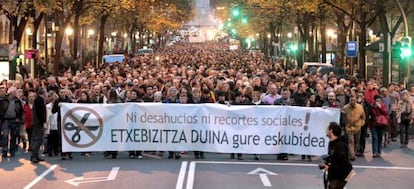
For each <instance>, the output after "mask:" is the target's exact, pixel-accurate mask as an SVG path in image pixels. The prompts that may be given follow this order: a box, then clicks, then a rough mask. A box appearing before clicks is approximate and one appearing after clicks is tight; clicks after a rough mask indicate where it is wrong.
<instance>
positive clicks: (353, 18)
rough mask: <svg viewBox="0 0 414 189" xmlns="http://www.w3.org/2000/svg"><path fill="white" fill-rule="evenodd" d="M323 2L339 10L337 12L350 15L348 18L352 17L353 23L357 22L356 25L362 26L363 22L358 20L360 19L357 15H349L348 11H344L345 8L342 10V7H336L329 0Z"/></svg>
mask: <svg viewBox="0 0 414 189" xmlns="http://www.w3.org/2000/svg"><path fill="white" fill-rule="evenodd" d="M323 2H324V3H325V4H327V5H329V6H331V7H332V8H334V9H337V10H339V11H341V12H343V13H344V14H346V15H348V16H349V17H351V19H352V20H353V21H355V22H356V23H358V24H361V21H360V20H358V18H357V17H356V16H355V15H353V14H351V13H349V12H348V11H346V10H345V9H343V8H341V7H338V6H336V5H335V4H333V3H332V2H330V1H328V0H323Z"/></svg>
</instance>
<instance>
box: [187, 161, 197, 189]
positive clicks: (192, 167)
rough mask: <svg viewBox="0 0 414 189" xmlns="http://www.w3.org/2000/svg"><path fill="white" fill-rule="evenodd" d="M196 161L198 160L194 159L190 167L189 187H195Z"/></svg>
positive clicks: (188, 188)
mask: <svg viewBox="0 0 414 189" xmlns="http://www.w3.org/2000/svg"><path fill="white" fill-rule="evenodd" d="M196 163H197V162H196V161H192V162H191V163H190V167H189V168H188V177H187V189H193V186H194V176H195V169H196Z"/></svg>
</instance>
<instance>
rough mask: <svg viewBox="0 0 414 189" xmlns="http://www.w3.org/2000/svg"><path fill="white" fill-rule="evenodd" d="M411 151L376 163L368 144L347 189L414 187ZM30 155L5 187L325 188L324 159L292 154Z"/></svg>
mask: <svg viewBox="0 0 414 189" xmlns="http://www.w3.org/2000/svg"><path fill="white" fill-rule="evenodd" d="M409 147H410V148H411V149H412V148H413V147H414V145H412V144H411V143H410V145H409ZM410 148H408V149H400V148H399V145H398V144H397V143H391V144H390V145H389V146H388V148H385V149H384V152H383V156H382V158H375V159H373V158H372V156H371V154H370V153H371V146H369V145H368V146H367V150H366V152H365V158H358V159H357V160H356V161H354V162H353V165H354V169H355V171H356V175H355V176H354V177H353V178H352V180H351V181H350V183H349V184H348V185H347V186H346V188H347V189H350V188H351V189H352V188H355V189H358V188H364V189H370V188H375V189H389V188H399V189H409V188H412V186H413V185H414V180H412V179H411V178H412V175H413V173H414V162H413V161H412V160H413V156H414V151H413V150H411V149H410ZM29 156H30V154H28V153H20V154H18V155H17V156H16V157H13V158H10V157H9V158H7V159H4V160H2V161H1V162H0V175H1V177H0V183H1V184H0V185H1V186H0V188H10V189H14V188H24V189H29V188H33V189H37V188H39V189H40V188H60V189H66V188H100V189H104V188H117V189H123V188H143V187H144V188H150V189H164V188H176V189H182V188H186V189H192V188H196V189H209V188H230V189H231V188H235V189H236V188H237V189H243V188H246V189H251V188H315V189H317V188H323V182H322V175H323V174H322V171H320V170H319V169H318V167H317V165H318V163H319V162H320V160H319V157H313V161H312V162H308V161H307V160H306V161H304V160H301V159H300V156H298V155H291V156H290V157H289V160H288V161H277V160H275V159H276V157H275V155H263V156H262V159H261V160H259V161H255V160H254V156H253V155H248V154H246V155H244V156H243V158H244V160H231V159H230V155H229V154H217V153H206V159H204V160H198V159H194V158H193V156H192V153H190V152H189V153H188V154H183V158H182V159H179V160H175V159H174V160H171V159H166V158H165V156H164V157H159V156H157V155H150V154H148V153H145V154H144V159H141V160H139V159H128V155H127V153H126V152H120V154H119V156H118V159H105V158H103V156H102V154H101V153H99V152H96V153H92V155H91V156H90V157H85V156H80V155H79V154H76V155H75V156H74V159H72V160H65V161H63V160H60V158H59V157H50V158H49V157H46V161H45V162H42V163H40V164H36V165H35V164H31V163H30V161H28V158H29ZM397 186H398V187H397Z"/></svg>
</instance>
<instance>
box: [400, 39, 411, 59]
mask: <svg viewBox="0 0 414 189" xmlns="http://www.w3.org/2000/svg"><path fill="white" fill-rule="evenodd" d="M400 55H401V58H408V57H410V56H411V37H408V36H406V37H403V38H402V40H401V54H400Z"/></svg>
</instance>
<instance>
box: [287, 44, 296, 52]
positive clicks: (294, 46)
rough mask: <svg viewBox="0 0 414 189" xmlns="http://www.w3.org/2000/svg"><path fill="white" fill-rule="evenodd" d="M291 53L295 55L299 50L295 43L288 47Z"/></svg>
mask: <svg viewBox="0 0 414 189" xmlns="http://www.w3.org/2000/svg"><path fill="white" fill-rule="evenodd" d="M288 49H289V51H290V52H292V53H295V52H296V51H297V50H298V45H297V44H295V43H291V44H289V46H288Z"/></svg>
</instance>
